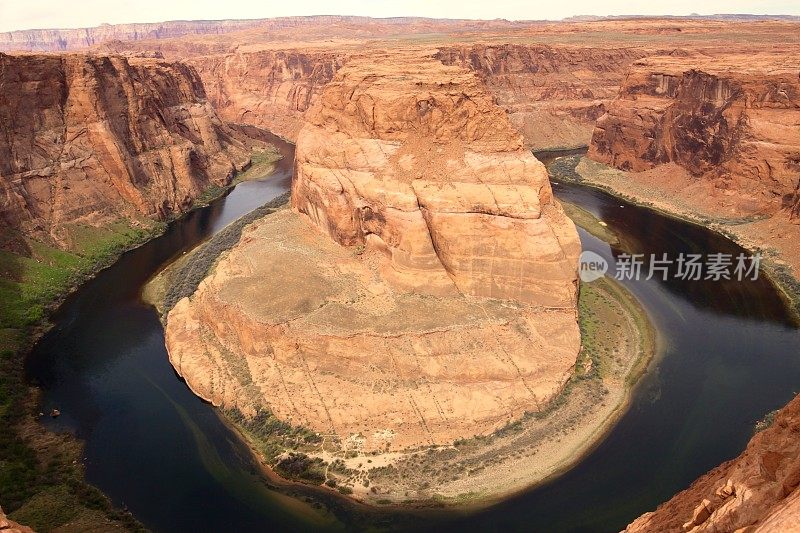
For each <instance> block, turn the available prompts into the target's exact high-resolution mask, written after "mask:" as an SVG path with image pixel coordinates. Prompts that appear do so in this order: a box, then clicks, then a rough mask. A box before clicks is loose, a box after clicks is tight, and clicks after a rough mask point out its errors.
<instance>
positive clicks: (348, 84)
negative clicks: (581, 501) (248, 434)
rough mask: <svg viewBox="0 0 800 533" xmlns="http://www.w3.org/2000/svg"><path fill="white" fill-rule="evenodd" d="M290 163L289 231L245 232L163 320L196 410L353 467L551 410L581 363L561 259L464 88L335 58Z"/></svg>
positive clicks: (422, 72) (387, 66) (560, 234)
mask: <svg viewBox="0 0 800 533" xmlns="http://www.w3.org/2000/svg"><path fill="white" fill-rule="evenodd" d="M295 164H296V171H295V180H294V182H293V190H292V204H293V206H294V208H295V209H296V211H298V212H300V213H302V215H303V216H300V215H298V213H297V212H291V211H288V210H286V211H283V212H280V213H277V214H273V215H269V216H267V217H265V218H264V219H262V220H260V221H259V222H256V223H255V224H253V225H252V226H250V227H249V228H248V229H247V230H245V231H244V232H243V234H242V238H241V241H240V242H239V244H238V245H237V246H236V247H234V248H233V249H232V250H231V251H230V252H229V253H228V254H227V255H226V256H224V257H222V258H221V259H220V261H219V263H218V264H217V265H216V267H215V268H214V271H213V272H212V273H211V274H210V275H209V276H208V277H207V278H206V279H205V281H203V282H202V283H201V284H200V286H199V288H198V290H197V291H196V292H195V293H194V295H192V296H191V297H189V298H184V299H183V300H181V301H180V302H178V304H177V305H176V306H175V307H174V309H172V311H171V312H170V313H169V314H168V318H167V328H166V342H167V348H168V350H169V354H170V360H171V361H172V363H173V365H174V367H175V368H176V370H177V371H178V373H180V374H181V375H182V376H183V377H184V378H185V379H186V382H187V383H188V384H189V386H190V387H192V389H193V390H194V391H195V392H196V393H197V394H199V395H200V396H201V397H203V398H205V399H207V400H209V401H211V402H212V403H214V404H215V405H221V406H224V407H226V408H233V407H235V408H237V409H239V410H240V411H241V412H243V413H245V415H247V416H252V415H254V414H255V413H258V412H261V411H265V410H266V411H270V412H272V413H274V414H275V415H276V416H277V417H278V418H279V419H281V420H284V421H288V422H290V423H291V424H293V425H300V426H304V427H306V428H309V429H311V430H313V431H314V432H318V433H320V434H323V435H326V436H329V437H330V440H329V441H327V442H329V443H331V446H338V448H339V449H347V450H351V451H354V452H356V453H357V454H366V453H369V452H386V451H389V450H390V451H392V452H394V451H398V450H408V449H413V448H415V447H420V446H431V445H442V444H447V443H451V442H453V441H454V440H456V439H460V438H466V437H470V436H473V435H476V434H487V433H490V432H492V431H494V430H496V429H497V428H499V427H501V426H502V425H504V424H506V423H508V421H509V420H512V419H514V418H517V417H519V416H521V415H522V414H523V413H524V412H525V411H529V410H532V409H533V410H535V409H539V408H543V407H544V406H545V405H546V404H547V402H548V401H550V400H551V399H552V398H553V397H554V396H555V395H556V394H558V392H559V391H560V390H561V389H562V387H563V385H564V383H565V382H566V380H567V379H568V378H569V377H570V375H572V371H573V368H574V364H575V360H576V356H577V352H578V349H579V345H580V333H579V330H578V327H577V323H576V266H577V256H578V254H579V252H580V242H579V240H578V236H577V233H576V230H575V227H574V226H573V224H572V223H571V222H570V221H569V219H567V218H566V216H565V215H564V213H563V212H562V210H561V208H560V206H559V205H558V204H557V203H556V202H555V200H554V199H553V196H552V191H551V189H550V184H549V181H548V178H547V173H546V171H545V169H544V167H543V165H542V164H541V163H539V162H538V161H537V160H536V159H535V158H534V157H533V156H532V155H531V153H530V152H529V151H527V150H525V149H524V147H523V145H522V139H521V136H520V135H519V133H518V132H516V131H515V130H514V129H513V127H511V125H510V124H509V122H508V119H507V118H506V116H505V114H504V113H503V111H502V109H500V108H498V107H497V106H496V105H495V104H494V103H493V100H492V98H491V97H490V96H489V95H488V94H487V92H486V91H485V89H484V88H483V86H482V85H481V83H480V81H479V80H478V79H477V77H476V76H475V75H474V74H473V73H471V72H469V71H467V70H465V69H462V68H460V67H454V66H445V65H443V64H442V63H441V62H438V61H436V60H435V59H433V58H432V57H430V55H427V54H425V53H420V52H393V53H382V54H370V55H368V56H360V57H351V58H350V59H349V60H348V62H347V64H346V65H345V66H344V67H343V68H341V69H340V70H339V71H338V73H337V74H336V76H335V77H334V79H333V81H331V83H329V84H328V85H327V86H326V87H325V90H324V91H323V93H322V94H321V96H320V98H319V100H318V102H317V103H316V105H315V106H314V107H313V108H312V110H311V111H310V112H309V114H308V122H307V123H306V125H305V126H304V127H303V129H302V130H301V132H300V135H299V137H298V143H297V150H296V163H295ZM315 229H316V230H317V231H315Z"/></svg>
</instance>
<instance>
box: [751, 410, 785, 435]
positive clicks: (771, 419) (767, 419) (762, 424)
mask: <svg viewBox="0 0 800 533" xmlns="http://www.w3.org/2000/svg"><path fill="white" fill-rule="evenodd" d="M779 412H780V409H775V410H774V411H770V412H769V413H767V414H765V415H764V418H762V419H761V420H759V421H758V422H756V425H755V428H754V433H761V432H762V431H764V430H765V429H768V428H770V427H772V424H774V423H775V417H776V416H777V414H778V413H779Z"/></svg>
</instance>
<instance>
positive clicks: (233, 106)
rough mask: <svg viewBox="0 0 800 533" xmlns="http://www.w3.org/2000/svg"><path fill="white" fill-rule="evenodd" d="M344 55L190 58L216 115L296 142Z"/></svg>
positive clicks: (288, 52) (268, 52) (254, 52)
mask: <svg viewBox="0 0 800 533" xmlns="http://www.w3.org/2000/svg"><path fill="white" fill-rule="evenodd" d="M345 58H346V56H344V55H343V54H341V53H337V52H335V51H333V50H328V49H319V50H315V49H313V48H311V49H307V50H303V49H277V50H272V49H248V48H247V47H241V49H237V50H236V51H234V52H232V53H229V54H219V55H211V56H198V57H194V58H191V59H189V63H190V64H191V65H193V66H194V67H195V68H196V69H197V71H198V73H199V74H200V77H201V78H202V79H203V82H204V85H205V88H206V93H207V94H208V98H209V100H210V101H211V103H212V104H213V105H214V108H215V109H216V110H217V112H218V113H219V114H220V116H221V117H222V118H223V119H225V120H227V121H230V122H240V123H247V124H252V125H255V126H259V127H263V128H266V129H268V130H270V131H272V132H273V133H275V134H277V135H280V136H281V137H284V138H287V139H290V140H295V139H297V133H298V132H299V131H300V126H301V125H302V123H303V114H304V113H305V112H306V110H307V109H308V108H309V107H310V106H311V104H312V103H313V102H314V100H315V99H316V98H317V97H318V96H319V94H320V93H321V92H322V89H323V87H324V86H325V84H327V83H328V82H329V81H330V80H331V78H333V75H334V74H335V73H336V71H337V70H338V69H339V67H341V65H342V64H343V62H344V61H345Z"/></svg>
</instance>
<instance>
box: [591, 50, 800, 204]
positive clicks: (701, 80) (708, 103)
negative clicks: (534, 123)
mask: <svg viewBox="0 0 800 533" xmlns="http://www.w3.org/2000/svg"><path fill="white" fill-rule="evenodd" d="M798 74H800V69H798V67H797V65H796V63H795V64H794V65H792V64H791V62H790V59H789V58H786V57H785V56H778V55H765V54H761V55H758V54H754V55H748V56H741V55H736V54H731V55H728V56H722V57H718V58H716V59H712V58H709V57H690V58H674V57H649V58H647V59H644V60H640V61H637V62H636V63H635V64H634V65H633V67H632V68H631V71H630V73H629V74H628V75H627V77H626V79H625V82H624V84H623V86H622V88H621V90H620V93H619V96H618V97H617V98H616V99H615V100H614V101H613V102H612V103H611V104H609V106H608V108H607V109H608V112H607V114H606V115H604V116H603V117H601V118H600V119H599V120H598V122H597V127H596V128H595V130H594V134H593V136H592V143H591V148H590V151H589V157H590V158H592V159H594V160H596V161H600V162H603V163H607V164H609V165H612V166H615V167H617V168H619V169H622V170H629V171H633V172H641V171H645V170H649V169H653V168H657V167H659V166H662V165H671V166H668V167H665V168H670V169H673V170H669V171H667V170H665V171H664V173H663V176H662V178H663V182H664V185H665V186H666V185H669V184H670V183H671V182H675V180H679V179H683V180H684V181H685V182H686V187H685V188H684V187H678V188H683V189H684V192H683V194H685V195H687V197H688V196H693V197H694V200H695V201H697V202H702V203H704V204H705V205H706V206H707V207H708V208H709V210H710V211H713V212H716V213H718V214H726V215H730V216H750V215H755V214H773V213H775V212H777V211H779V210H788V211H790V212H793V213H794V214H795V215H796V214H797V209H798V207H797V205H798V195H797V191H798V186H799V183H798V176H799V175H800V77H799V76H798ZM675 168H677V169H678V170H679V172H675V171H674V169H675ZM682 173H685V174H687V176H685V177H683V178H682V177H681V176H682ZM680 194H681V193H679V195H680Z"/></svg>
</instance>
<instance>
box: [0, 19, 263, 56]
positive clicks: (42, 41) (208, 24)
mask: <svg viewBox="0 0 800 533" xmlns="http://www.w3.org/2000/svg"><path fill="white" fill-rule="evenodd" d="M263 22H264V20H263V19H262V20H258V19H256V20H173V21H168V22H152V23H138V24H102V25H100V26H95V27H93V28H74V29H42V30H18V31H10V32H5V33H0V51H17V52H23V51H25V52H56V51H59V52H60V51H66V50H75V49H79V48H87V47H90V46H92V45H95V44H99V43H103V42H107V41H113V40H125V41H128V40H131V41H139V40H144V39H164V38H169V37H180V36H184V35H204V34H216V33H227V32H230V31H234V30H238V29H244V28H251V27H253V26H257V25H259V24H262V23H263Z"/></svg>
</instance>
